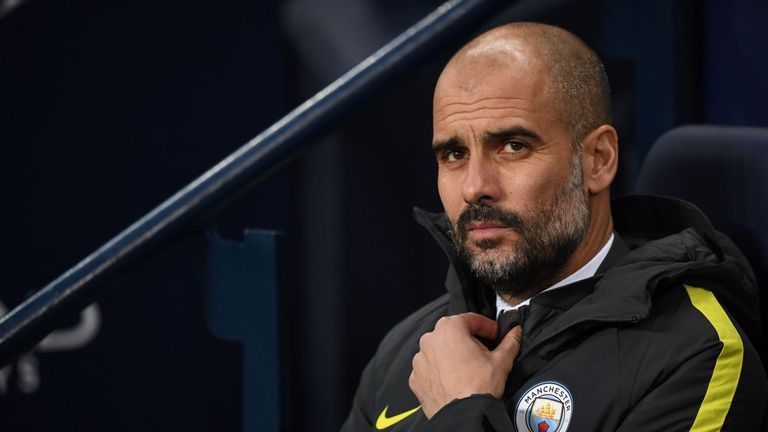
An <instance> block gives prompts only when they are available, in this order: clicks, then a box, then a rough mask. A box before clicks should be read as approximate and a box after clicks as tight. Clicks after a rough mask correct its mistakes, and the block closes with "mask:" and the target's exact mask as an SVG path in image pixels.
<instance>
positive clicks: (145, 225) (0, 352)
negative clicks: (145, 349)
mask: <svg viewBox="0 0 768 432" xmlns="http://www.w3.org/2000/svg"><path fill="white" fill-rule="evenodd" d="M509 4H510V2H509V1H508V0H449V1H447V2H446V3H444V4H443V5H441V6H440V7H438V8H437V9H435V11H433V12H432V13H430V14H429V15H427V16H426V17H425V18H424V19H422V20H421V21H419V22H418V23H417V24H415V25H414V26H412V27H411V28H409V29H408V30H406V31H405V32H404V33H402V34H401V35H399V36H398V37H396V38H395V39H393V40H392V41H391V42H389V43H388V44H386V45H385V46H384V47H382V48H381V49H379V50H378V51H376V52H375V53H374V54H372V55H371V56H370V57H368V58H367V59H365V60H363V61H362V62H361V63H360V64H358V65H357V66H355V67H354V68H352V69H351V70H350V71H349V72H347V73H345V74H344V75H342V76H341V77H340V78H339V79H337V80H336V81H334V82H333V83H332V84H330V85H329V86H328V87H326V88H325V89H323V90H322V91H320V92H319V93H317V94H316V95H315V96H313V97H312V98H310V99H309V100H307V101H306V102H304V103H303V104H301V105H300V106H299V107H298V108H296V109H294V110H293V111H291V112H290V113H288V114H287V115H286V116H285V117H283V118H282V119H280V120H279V121H278V122H277V123H275V124H274V125H272V126H271V127H269V128H268V129H266V130H265V131H264V132H262V133H261V134H259V135H258V136H257V137H256V138H254V139H252V140H251V141H249V142H248V143H247V144H245V145H244V146H243V147H241V148H240V149H238V150H237V151H235V152H234V153H232V154H231V155H230V156H228V157H227V158H225V159H224V160H222V161H221V162H219V163H218V164H216V165H215V166H214V167H213V168H211V169H210V170H208V171H207V172H206V173H205V174H203V175H202V176H200V177H199V178H197V179H196V180H194V181H193V182H192V183H190V184H189V185H187V186H186V187H184V188H183V189H181V190H180V191H179V192H177V193H176V194H174V195H173V196H171V197H170V198H169V199H167V200H166V201H165V202H163V203H162V204H160V205H159V206H158V207H157V208H155V209H154V210H152V211H150V212H149V213H147V214H146V215H145V216H144V217H142V218H141V219H139V220H138V221H136V222H135V223H134V224H132V225H131V226H129V227H128V228H127V229H125V230H124V231H123V232H121V233H120V234H118V235H117V236H116V237H114V238H113V239H112V240H110V241H109V242H107V243H106V244H104V245H103V246H102V247H101V248H99V249H98V250H96V251H95V252H94V253H92V254H91V255H89V256H88V257H86V258H85V259H83V260H82V261H81V262H80V263H78V264H77V265H75V266H74V267H72V268H71V269H70V270H68V271H67V272H65V273H64V274H62V275H61V276H59V277H58V278H57V279H55V280H54V281H53V282H51V283H50V284H48V285H47V286H45V287H44V288H43V289H41V290H40V291H38V292H37V293H35V294H34V295H32V296H31V297H29V298H28V299H27V300H26V301H24V302H23V303H22V304H21V305H19V306H18V307H16V308H15V309H14V310H13V311H11V312H10V313H8V314H7V315H5V316H4V317H2V319H0V366H3V365H5V364H7V363H8V362H10V361H11V360H12V359H13V357H14V356H16V355H18V354H21V353H22V352H24V351H26V350H27V349H29V348H31V347H33V346H34V344H35V343H37V342H38V341H40V340H41V339H42V338H43V337H44V336H45V335H46V334H47V333H48V332H50V331H51V330H52V329H53V328H54V326H55V325H56V324H57V323H58V322H59V321H60V319H62V318H63V317H65V316H67V315H69V314H72V313H74V312H76V311H77V310H79V309H82V308H84V307H85V306H86V305H88V304H89V303H91V302H92V301H93V300H95V299H96V297H97V295H98V293H99V292H100V290H101V289H102V288H103V287H104V286H105V285H106V283H107V282H109V281H110V280H111V279H112V278H114V277H115V276H117V275H119V274H121V273H122V272H124V271H126V270H128V269H130V268H131V267H133V266H136V265H138V264H140V263H142V262H143V261H145V260H146V259H148V258H149V257H150V256H151V255H152V254H154V253H156V252H158V251H159V250H160V249H162V248H163V247H165V246H167V245H169V244H171V243H172V242H173V241H174V240H175V239H177V238H178V237H179V236H180V235H181V234H182V233H183V232H185V231H186V230H189V229H190V228H192V227H196V226H198V225H199V224H200V223H201V222H203V221H205V220H206V219H207V218H209V217H210V216H211V215H212V214H213V212H214V211H216V210H218V209H220V208H221V206H222V205H223V204H224V203H225V202H226V201H228V200H230V199H231V198H232V197H233V196H236V195H238V194H240V193H241V192H243V191H245V190H247V189H248V188H249V187H252V186H254V185H255V184H256V182H257V181H259V180H261V179H262V178H264V177H265V176H267V175H268V174H270V173H271V171H273V170H274V169H275V167H277V165H279V164H280V163H281V162H283V161H285V160H287V159H288V157H289V156H291V155H292V154H294V153H295V152H296V151H297V150H298V149H300V148H301V146H302V145H304V144H306V143H308V142H309V140H310V138H311V137H312V136H316V135H317V134H318V133H319V132H321V131H322V130H325V129H327V128H328V127H329V126H330V125H331V123H332V122H333V121H335V120H337V119H339V118H340V117H342V116H343V115H344V114H345V113H347V112H349V110H350V109H351V108H352V107H353V106H354V105H355V103H356V102H359V101H360V100H361V99H363V98H365V97H370V96H371V93H372V92H373V91H375V90H376V89H378V88H380V87H381V86H382V85H383V84H384V83H385V82H387V81H389V80H391V79H393V78H394V77H395V76H396V75H398V74H400V73H402V72H404V71H405V70H407V68H408V67H413V66H417V65H419V64H420V63H421V62H423V60H424V58H425V57H426V56H428V54H429V53H430V52H431V51H434V50H435V49H436V48H438V47H439V46H441V45H445V44H447V43H449V42H451V41H452V40H453V39H454V37H457V36H459V35H461V34H462V33H463V32H465V31H466V30H467V28H474V27H476V26H478V25H479V24H480V23H482V22H483V21H484V20H485V19H487V18H488V17H490V16H492V14H494V13H496V12H497V11H499V10H501V9H502V8H503V7H504V6H507V5H509Z"/></svg>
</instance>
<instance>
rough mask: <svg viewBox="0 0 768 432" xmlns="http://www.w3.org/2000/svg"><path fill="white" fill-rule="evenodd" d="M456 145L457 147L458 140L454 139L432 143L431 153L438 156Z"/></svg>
mask: <svg viewBox="0 0 768 432" xmlns="http://www.w3.org/2000/svg"><path fill="white" fill-rule="evenodd" d="M458 145H459V139H458V138H456V137H451V138H448V139H444V140H440V141H435V142H433V143H432V152H433V153H435V154H438V153H441V152H443V151H445V150H448V149H450V148H453V147H456V146H458Z"/></svg>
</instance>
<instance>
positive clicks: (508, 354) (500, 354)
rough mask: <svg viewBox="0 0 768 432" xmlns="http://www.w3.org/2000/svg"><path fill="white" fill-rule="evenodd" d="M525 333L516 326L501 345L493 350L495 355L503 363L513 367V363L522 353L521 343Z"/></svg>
mask: <svg viewBox="0 0 768 432" xmlns="http://www.w3.org/2000/svg"><path fill="white" fill-rule="evenodd" d="M522 335H523V331H522V329H521V328H520V326H516V327H515V328H513V329H512V330H510V331H509V333H507V335H506V336H504V339H502V340H501V342H500V343H499V345H498V346H497V347H496V349H495V350H493V355H494V356H496V357H497V358H498V359H499V360H500V361H501V362H502V363H504V364H508V365H509V366H510V367H512V361H513V360H514V359H515V357H517V354H518V353H519V352H520V341H521V340H522V337H523V336H522Z"/></svg>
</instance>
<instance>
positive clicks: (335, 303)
mask: <svg viewBox="0 0 768 432" xmlns="http://www.w3.org/2000/svg"><path fill="white" fill-rule="evenodd" d="M8 4H10V3H8ZM439 4H440V2H439V1H435V0H389V1H383V0H284V1H280V0H250V1H244V0H236V1H230V2H216V1H213V0H185V1H181V0H166V1H163V2H149V1H143V0H140V1H134V2H107V1H95V0H71V1H66V2H61V1H54V0H27V1H25V2H23V3H22V4H21V5H20V6H18V7H16V8H14V9H12V10H10V12H8V13H7V14H6V15H4V16H3V17H2V18H0V193H2V206H1V207H0V208H1V209H2V211H0V229H1V230H2V241H0V254H1V257H0V258H2V259H0V274H1V275H2V279H0V281H2V282H1V285H0V314H1V313H4V312H5V311H7V310H10V309H11V308H13V307H14V306H15V305H17V304H18V303H20V302H21V301H23V299H24V298H26V297H27V296H28V295H29V294H30V293H32V292H34V291H35V290H37V289H39V288H40V287H42V286H44V285H45V284H46V283H48V282H49V281H51V280H52V279H53V278H55V277H56V276H58V275H59V274H61V273H62V272H64V271H66V270H67V269H68V268H69V267H71V266H72V265H74V264H76V263H77V262H78V261H79V260H80V259H81V258H83V257H84V256H85V255H87V254H88V253H90V252H92V251H93V250H95V249H96V248H97V247H98V246H100V245H101V244H102V243H103V242H105V241H107V240H109V238H111V237H112V236H113V235H114V234H116V233H117V232H119V231H120V230H121V229H123V228H125V227H126V226H128V225H129V224H130V223H131V222H133V221H134V220H136V219H137V218H138V217H140V216H141V215H143V214H144V213H145V212H147V211H149V210H151V209H152V208H153V207H154V206H156V205H157V204H159V203H160V202H161V201H162V200H163V199H165V198H166V197H168V196H170V195H171V194H172V193H173V192H175V191H176V190H178V189H179V188H181V187H182V186H184V185H185V184H186V183H188V182H189V181H191V180H192V179H194V178H195V177H196V176H197V175H199V174H201V173H202V172H204V171H205V170H206V169H207V168H208V167H210V166H211V165H213V164H214V163H216V162H218V161H219V160H220V159H222V158H223V157H225V156H226V155H228V154H229V153H231V152H232V151H234V150H235V149H237V148H238V147H239V146H240V145H242V144H243V143H245V142H246V141H247V140H248V139H250V138H252V137H253V136H255V135H256V134H258V133H259V132H260V131H261V130H263V129H264V128H266V127H268V126H269V125H270V124H271V123H272V122H274V121H276V120H277V119H279V118H280V116H282V115H283V114H285V113H287V112H288V111H289V110H290V109H291V108H292V107H294V106H296V105H297V104H298V103H300V102H301V101H303V100H304V99H306V98H307V97H309V96H311V95H312V94H314V93H315V92H316V91H318V90H320V89H321V88H323V87H324V86H325V85H327V84H328V83H330V82H331V81H332V80H333V79H335V78H337V77H338V76H339V75H340V74H341V73H343V72H345V71H346V70H348V69H349V68H350V67H351V66H353V65H355V64H356V63H357V62H359V61H360V60H362V59H364V58H365V57H366V56H367V55H368V54H370V53H371V52H373V51H374V50H375V49H377V48H379V47H380V46H381V45H383V44H384V43H386V42H387V41H389V40H390V39H391V38H393V37H394V36H396V35H397V34H399V33H400V32H402V31H403V30H405V29H406V28H407V27H408V26H409V25H411V24H413V23H415V22H416V21H417V20H418V19H420V18H421V17H423V16H424V15H426V14H427V13H428V12H429V11H431V10H433V9H434V8H435V7H437V6H438V5H439ZM766 19H768V5H766V3H765V2H759V1H747V0H736V1H731V2H721V1H717V0H708V1H693V0H691V1H666V0H649V1H645V2H634V1H629V0H626V1H624V0H621V1H615V0H613V1H609V0H585V1H575V0H572V1H564V0H561V1H556V0H545V1H542V0H537V1H524V0H520V1H513V2H510V6H509V8H508V9H507V10H506V11H505V12H504V13H502V14H500V15H499V16H498V17H497V18H496V19H495V20H494V21H493V22H491V23H488V25H487V26H486V28H487V27H490V26H493V25H496V24H500V23H503V22H507V21H510V20H533V21H541V22H547V23H552V24H556V25H559V26H562V27H565V28H567V29H569V30H571V31H573V32H574V33H576V34H577V35H579V36H580V37H582V38H583V39H584V40H585V41H586V42H587V43H589V44H590V45H591V46H593V47H594V48H595V49H596V51H597V52H598V53H599V54H600V55H601V57H602V58H603V59H604V61H605V64H606V67H607V70H608V74H609V76H610V79H611V83H612V87H613V99H614V117H615V122H616V125H617V127H618V130H619V133H620V137H621V143H620V145H621V169H620V173H619V177H618V179H617V181H616V183H615V185H614V191H613V192H614V194H617V195H620V194H625V193H630V192H631V191H632V187H633V182H634V179H635V174H636V172H637V169H638V168H639V166H640V164H641V163H642V160H643V158H644V156H645V154H646V152H647V150H648V148H649V147H650V145H651V144H652V142H653V141H654V140H655V139H656V138H657V137H658V136H659V135H660V134H661V133H663V132H664V131H666V130H668V129H670V128H671V127H673V126H675V125H679V124H683V123H716V124H734V125H750V126H768V111H766V110H765V109H764V107H763V103H764V102H763V101H764V100H765V98H766V97H767V96H768V58H767V57H766V56H765V55H764V54H765V53H766V52H768V29H766V26H765V25H764V24H763V23H764V21H765V20H766ZM479 31H480V29H478V32H479ZM470 37H471V35H468V36H467V39H469V38H470ZM456 48H458V45H456V46H454V47H452V48H451V49H446V50H444V51H443V52H435V53H434V55H432V56H431V57H429V58H425V62H424V64H423V65H422V66H421V67H419V68H418V69H417V70H416V71H414V72H413V73H410V74H408V75H407V76H405V77H403V78H402V79H399V80H398V81H397V82H395V83H394V84H392V85H391V86H389V87H387V88H386V89H384V91H383V92H382V93H381V95H380V96H379V97H377V98H375V99H373V100H371V101H369V102H368V103H366V104H364V105H363V106H362V107H361V108H360V109H358V110H356V112H355V114H353V115H352V116H350V117H349V118H347V119H345V120H344V121H342V122H340V123H339V124H338V125H337V126H336V127H335V128H334V131H333V132H332V133H330V134H327V135H324V136H318V137H316V139H315V140H314V142H315V145H314V146H312V147H311V148H310V149H309V150H307V151H305V152H303V153H302V154H300V155H299V156H298V157H297V158H295V159H294V160H293V161H292V162H291V163H290V164H288V165H287V166H285V167H284V169H283V170H282V171H280V172H279V173H278V174H277V175H275V176H273V177H271V178H270V179H269V180H267V181H266V182H264V183H262V184H260V185H259V186H258V187H257V188H256V189H255V190H253V191H252V192H251V193H249V194H248V195H247V196H246V197H245V198H244V199H243V200H241V201H240V202H239V203H238V204H237V205H234V206H232V207H231V208H230V209H229V210H228V211H227V212H226V213H224V214H222V215H221V216H220V217H219V219H218V220H217V221H216V223H215V227H216V228H217V229H218V231H219V232H220V233H221V234H222V235H223V236H224V237H227V238H231V239H238V238H240V237H241V235H242V231H243V229H244V228H248V227H257V228H269V229H276V230H280V231H282V232H283V233H284V234H283V245H284V247H285V249H286V255H285V258H284V260H283V263H282V265H281V266H282V267H283V268H284V269H286V273H287V276H286V277H285V279H284V281H283V283H282V285H281V292H282V298H283V303H282V304H283V306H282V308H281V309H282V310H281V313H282V315H283V317H285V318H286V320H285V323H286V324H285V325H284V326H283V327H282V328H281V329H280V332H281V333H280V335H281V336H280V340H281V343H282V344H283V346H284V348H285V349H286V353H287V356H286V357H285V358H284V359H283V366H284V368H285V370H286V372H287V377H288V379H287V380H286V381H285V382H284V388H283V395H282V396H281V397H282V398H284V403H283V405H284V406H285V409H286V410H287V413H288V414H287V416H286V418H285V421H284V423H283V424H284V426H283V429H285V430H295V431H303V430H318V431H332V430H336V429H338V427H339V426H340V425H341V422H342V421H343V419H344V417H345V416H346V412H347V410H348V407H349V404H350V401H351V397H352V395H353V392H354V389H355V387H356V385H357V380H358V378H359V374H360V371H361V370H362V368H363V366H364V364H365V362H366V361H367V360H368V359H369V358H370V357H371V355H372V354H373V352H374V350H375V348H376V346H377V344H378V342H379V340H380V339H381V337H383V335H384V334H385V333H386V331H387V330H388V329H389V328H391V327H392V325H394V323H396V322H397V321H399V320H400V319H402V318H403V317H405V316H407V314H408V313H410V312H411V311H413V310H415V309H417V308H418V307H419V306H421V305H423V304H424V303H426V302H427V301H429V300H431V299H433V298H435V297H437V296H438V295H440V294H441V293H442V292H443V288H442V285H443V279H444V272H445V270H446V267H447V261H446V259H445V258H444V256H443V254H442V252H441V251H440V250H439V249H438V247H437V245H436V244H435V243H434V242H433V241H432V240H431V239H430V238H429V236H428V234H427V233H426V232H425V231H424V230H423V229H422V228H420V227H419V226H418V225H417V224H416V223H415V222H414V221H413V220H412V216H411V213H412V208H413V206H419V207H423V208H425V209H427V210H432V211H438V210H440V202H439V199H438V196H437V193H436V187H435V173H436V169H435V163H434V161H433V156H432V154H431V151H430V148H429V147H430V146H429V143H430V140H431V111H430V110H431V93H432V88H433V85H434V82H435V80H436V78H437V75H438V74H439V72H440V70H441V68H442V65H443V64H444V63H445V61H447V59H448V58H449V57H450V55H451V53H452V51H453V50H455V49H456ZM204 248H205V245H204V241H203V237H202V236H201V235H200V233H195V232H192V233H190V234H189V235H188V236H187V237H185V239H184V240H183V241H180V242H179V243H177V244H176V245H174V246H173V247H171V248H169V249H167V250H164V251H163V252H162V253H160V254H158V255H157V256H156V257H155V258H154V259H153V260H152V261H151V262H149V263H147V264H146V265H143V266H142V267H140V268H139V269H137V270H136V271H135V272H134V273H133V274H131V275H128V276H126V277H124V278H122V279H120V280H118V281H116V282H115V283H114V284H113V286H110V287H106V288H108V289H106V290H105V291H104V294H103V295H102V297H101V298H100V299H99V300H98V301H97V303H96V304H94V305H93V306H91V307H90V308H89V309H87V310H86V311H84V312H83V313H82V314H79V315H77V316H72V317H71V318H70V320H69V321H68V322H65V323H62V326H61V328H60V329H59V330H57V331H56V332H54V334H55V335H57V336H56V337H55V338H53V339H49V340H48V342H47V343H43V344H41V345H40V346H38V348H36V349H35V350H34V351H32V352H31V353H29V354H27V355H24V356H21V357H19V358H18V359H17V360H16V361H15V362H14V363H12V364H11V365H9V366H8V367H6V368H4V369H2V370H1V371H0V428H1V429H3V430H8V431H17V430H19V431H20V430H25V431H43V430H52V429H54V428H55V429H57V430H64V431H70V430H71V431H103V430H113V431H139V430H141V431H145V430H181V429H184V430H187V431H204V430H214V429H215V430H221V431H238V430H241V429H242V408H241V392H242V376H241V372H240V371H241V367H242V366H243V365H242V360H241V359H242V348H241V347H240V346H239V345H238V344H237V343H233V342H226V341H222V340H218V339H217V338H215V337H213V336H212V335H211V334H210V332H209V331H208V328H207V326H206V323H205V319H204V316H203V305H202V302H203V295H202V293H201V292H202V288H201V286H202V281H203V279H204V275H203V270H202V268H203V261H204ZM57 340H58V342H59V343H56V341H57Z"/></svg>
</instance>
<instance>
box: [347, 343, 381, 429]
mask: <svg viewBox="0 0 768 432" xmlns="http://www.w3.org/2000/svg"><path fill="white" fill-rule="evenodd" d="M375 359H376V358H375V357H374V358H373V359H371V361H369V362H368V364H367V365H366V366H365V369H363V374H362V376H361V378H360V385H359V386H357V391H355V398H354V400H353V401H352V409H350V411H349V415H348V416H347V420H346V421H345V422H344V425H342V427H341V432H359V431H368V430H372V429H373V421H374V420H372V415H371V412H372V409H373V408H372V402H371V401H370V398H369V395H370V393H371V391H372V390H371V380H372V376H373V363H374V361H375Z"/></svg>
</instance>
